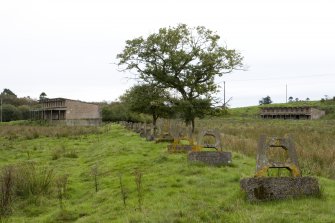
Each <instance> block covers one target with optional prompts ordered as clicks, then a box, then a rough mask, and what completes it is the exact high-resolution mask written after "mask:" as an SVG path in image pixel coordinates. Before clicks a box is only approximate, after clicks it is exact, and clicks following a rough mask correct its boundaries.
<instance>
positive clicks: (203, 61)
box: [117, 24, 242, 129]
mask: <svg viewBox="0 0 335 223" xmlns="http://www.w3.org/2000/svg"><path fill="white" fill-rule="evenodd" d="M219 39H220V36H219V35H217V34H216V33H214V32H212V31H211V30H208V29H206V28H205V27H203V26H198V27H195V28H189V27H187V25H185V24H180V25H178V26H177V27H169V28H161V29H159V32H158V33H154V34H151V35H149V36H148V37H147V38H146V39H144V38H143V37H139V38H135V39H133V40H127V41H126V46H125V49H124V50H123V52H122V53H120V54H118V55H117V59H119V62H118V65H119V66H123V67H124V69H125V70H134V71H135V72H136V73H137V74H138V75H139V78H140V79H142V80H143V81H145V82H148V83H154V84H156V85H160V86H162V87H164V88H169V89H174V90H175V91H177V92H178V93H179V97H180V98H181V99H182V100H183V101H188V103H189V104H192V103H193V102H194V99H200V98H206V99H211V97H210V94H211V93H215V92H216V91H217V88H218V85H217V84H215V82H214V80H215V77H216V76H221V75H223V74H225V73H230V72H231V71H233V70H234V69H238V68H240V67H241V66H242V56H241V55H240V54H239V53H238V52H236V51H235V50H232V49H228V48H227V47H226V46H221V45H219ZM184 108H185V109H188V110H185V113H187V114H189V115H191V117H190V118H191V120H194V118H195V117H197V114H196V113H193V110H192V107H189V106H186V107H184ZM184 116H185V117H186V115H184ZM185 121H186V122H188V120H185ZM193 123H194V121H192V124H193ZM193 129H194V126H193Z"/></svg>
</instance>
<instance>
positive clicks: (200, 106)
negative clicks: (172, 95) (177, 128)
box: [174, 98, 214, 127]
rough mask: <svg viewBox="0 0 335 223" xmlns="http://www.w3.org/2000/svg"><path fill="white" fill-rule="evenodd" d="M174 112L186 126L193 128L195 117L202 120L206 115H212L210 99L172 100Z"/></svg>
mask: <svg viewBox="0 0 335 223" xmlns="http://www.w3.org/2000/svg"><path fill="white" fill-rule="evenodd" d="M174 105H175V110H176V111H177V113H178V115H179V118H181V119H183V120H185V122H186V124H189V123H191V124H192V127H194V126H195V124H194V122H195V117H198V118H204V117H205V115H206V114H214V109H212V108H211V100H210V99H208V98H207V99H201V98H196V99H193V100H182V99H180V100H174Z"/></svg>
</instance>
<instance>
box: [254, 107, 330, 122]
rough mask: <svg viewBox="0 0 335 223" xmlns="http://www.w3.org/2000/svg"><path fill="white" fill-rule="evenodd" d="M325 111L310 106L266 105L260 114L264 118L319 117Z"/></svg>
mask: <svg viewBox="0 0 335 223" xmlns="http://www.w3.org/2000/svg"><path fill="white" fill-rule="evenodd" d="M324 115H325V111H323V110H319V109H316V108H313V107H310V106H302V107H264V108H261V113H260V116H261V118H264V119H319V118H321V117H322V116H324Z"/></svg>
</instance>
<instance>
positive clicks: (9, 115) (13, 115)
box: [0, 88, 37, 122]
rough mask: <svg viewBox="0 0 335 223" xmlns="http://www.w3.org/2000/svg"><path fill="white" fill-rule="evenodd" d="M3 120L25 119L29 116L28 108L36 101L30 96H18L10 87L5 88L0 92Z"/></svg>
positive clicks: (34, 104)
mask: <svg viewBox="0 0 335 223" xmlns="http://www.w3.org/2000/svg"><path fill="white" fill-rule="evenodd" d="M0 103H1V111H0V116H1V118H2V121H3V122H9V121H15V120H27V119H29V118H30V109H31V108H32V107H34V106H36V105H37V101H36V100H34V99H31V98H30V97H23V98H19V97H17V95H16V94H15V93H14V92H12V91H11V90H10V89H8V88H5V89H4V90H3V91H2V92H1V94H0Z"/></svg>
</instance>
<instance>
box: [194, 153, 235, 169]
mask: <svg viewBox="0 0 335 223" xmlns="http://www.w3.org/2000/svg"><path fill="white" fill-rule="evenodd" d="M188 160H189V161H191V162H194V161H199V162H203V163H206V164H209V165H213V166H220V165H228V164H230V163H231V153H230V152H218V151H198V152H190V153H189V154H188Z"/></svg>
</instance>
